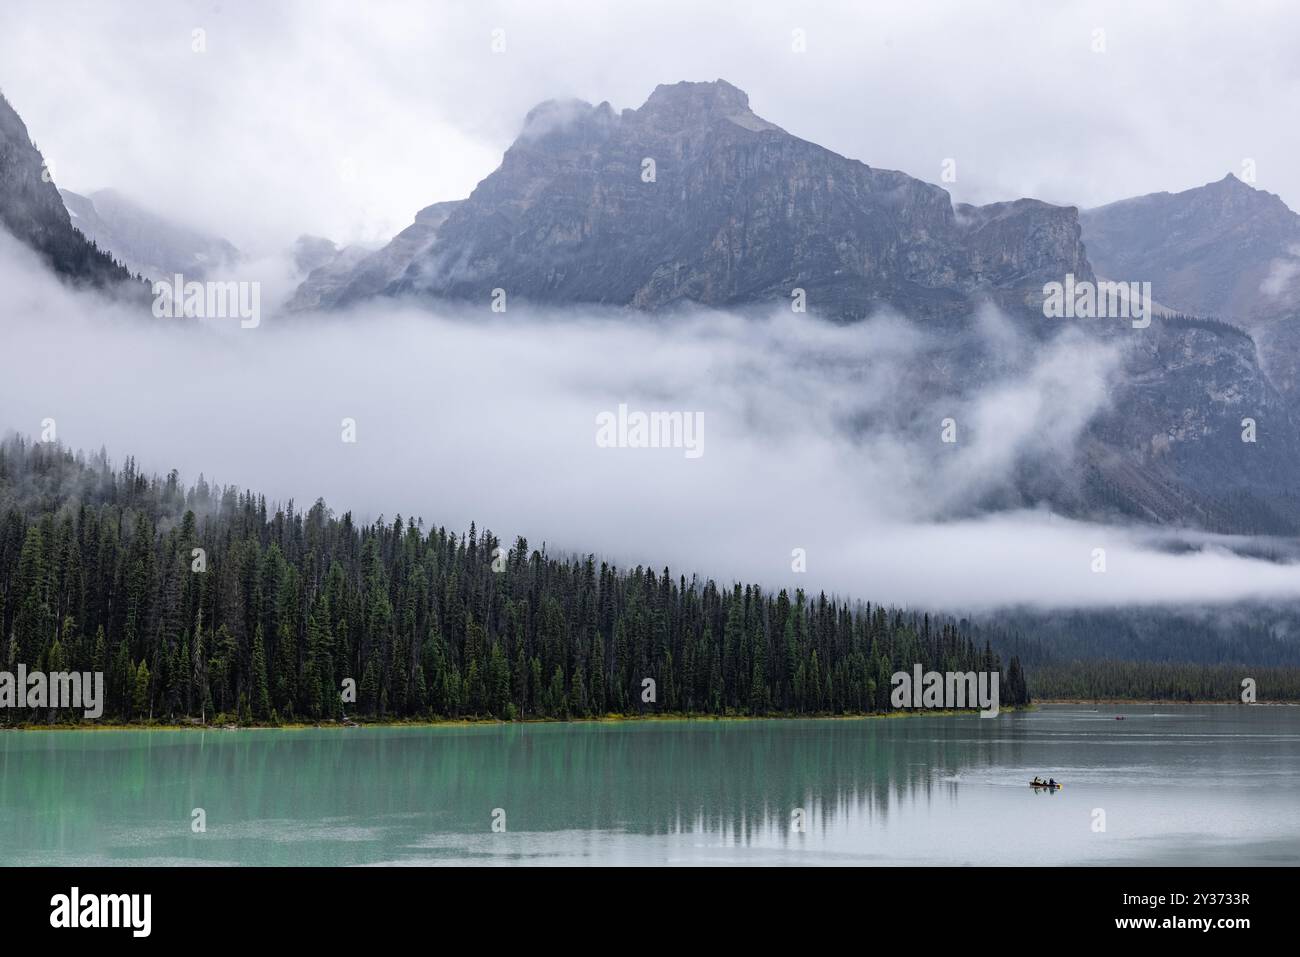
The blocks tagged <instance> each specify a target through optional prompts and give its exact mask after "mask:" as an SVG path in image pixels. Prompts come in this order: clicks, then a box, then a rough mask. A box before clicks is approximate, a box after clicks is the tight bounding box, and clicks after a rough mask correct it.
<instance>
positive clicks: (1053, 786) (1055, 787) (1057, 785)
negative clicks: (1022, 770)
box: [1029, 781, 1065, 791]
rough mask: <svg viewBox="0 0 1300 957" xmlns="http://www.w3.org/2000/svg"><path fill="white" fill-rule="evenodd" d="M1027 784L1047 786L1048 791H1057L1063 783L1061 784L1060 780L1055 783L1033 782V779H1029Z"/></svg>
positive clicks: (1035, 786) (1039, 786)
mask: <svg viewBox="0 0 1300 957" xmlns="http://www.w3.org/2000/svg"><path fill="white" fill-rule="evenodd" d="M1029 786H1030V787H1031V788H1047V790H1049V791H1059V790H1060V789H1061V788H1063V787H1064V786H1065V785H1063V784H1061V782H1060V781H1057V782H1056V783H1055V784H1035V783H1034V782H1033V781H1030V782H1029Z"/></svg>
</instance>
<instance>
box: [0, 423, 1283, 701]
mask: <svg viewBox="0 0 1300 957" xmlns="http://www.w3.org/2000/svg"><path fill="white" fill-rule="evenodd" d="M0 635H3V636H4V641H3V653H4V667H5V668H6V669H7V670H9V671H10V672H12V671H13V670H14V669H15V667H16V666H17V665H18V663H23V664H25V665H26V667H27V668H28V669H29V670H42V671H46V672H56V671H83V672H96V671H99V672H103V674H104V676H105V686H106V687H105V698H106V700H105V702H104V710H103V715H102V718H101V719H100V720H101V723H104V724H120V723H123V722H149V723H155V724H164V725H166V724H187V723H199V724H204V725H208V724H229V723H234V724H248V725H275V724H282V723H308V724H310V723H317V722H330V721H348V720H357V721H412V720H414V721H421V720H431V721H436V720H461V719H466V720H473V719H499V720H538V719H581V718H591V717H601V716H621V717H638V716H640V717H649V716H660V717H662V716H691V715H699V716H718V717H727V716H781V715H784V716H811V715H858V714H873V713H886V712H892V711H893V710H894V709H893V708H892V707H891V705H890V701H889V693H890V691H891V683H890V677H891V675H892V674H893V673H895V672H897V671H910V670H911V669H912V667H913V666H914V665H915V664H917V663H920V664H921V665H922V666H923V667H924V668H925V669H926V670H935V671H941V672H943V671H999V672H1000V673H1001V674H1000V691H1001V703H1002V706H1003V707H1007V708H1010V707H1016V706H1019V705H1023V704H1025V703H1027V702H1028V700H1029V689H1030V688H1031V687H1032V688H1033V690H1034V694H1035V696H1041V697H1048V698H1051V697H1069V698H1086V697H1094V696H1100V697H1105V696H1108V695H1109V696H1113V697H1141V696H1142V694H1140V693H1139V694H1134V693H1133V689H1134V688H1145V689H1149V690H1150V691H1151V693H1152V694H1155V693H1156V692H1160V696H1161V697H1166V698H1170V699H1175V700H1181V699H1183V698H1184V697H1185V696H1186V695H1187V694H1188V693H1189V692H1191V693H1193V694H1194V698H1191V699H1188V700H1201V699H1202V697H1204V698H1205V699H1215V700H1227V698H1226V697H1223V693H1224V692H1223V689H1224V688H1225V687H1228V683H1227V679H1229V678H1232V679H1233V680H1235V681H1237V682H1238V683H1239V680H1240V677H1239V671H1233V670H1232V669H1231V668H1228V667H1227V666H1221V667H1220V669H1219V671H1218V672H1216V673H1215V674H1214V676H1213V677H1212V678H1207V677H1206V674H1205V670H1204V668H1201V669H1200V670H1197V668H1198V667H1199V666H1176V665H1175V666H1169V665H1165V666H1156V665H1144V664H1142V663H1119V664H1118V665H1115V666H1109V665H1108V666H1107V667H1106V668H1105V669H1100V668H1091V671H1092V672H1095V674H1090V666H1091V665H1092V664H1093V663H1074V664H1071V665H1048V664H1044V665H1042V666H1041V669H1042V670H1041V671H1040V670H1039V668H1038V667H1036V668H1035V673H1034V674H1033V675H1032V676H1030V677H1029V679H1028V680H1027V677H1026V674H1025V672H1024V670H1023V669H1022V667H1021V664H1020V660H1019V657H1018V655H1017V654H1015V653H1014V650H1013V651H1012V652H1011V653H1009V654H1006V658H1005V661H1004V660H1003V657H1002V656H1000V655H999V653H998V652H999V651H1000V650H1001V651H1004V652H1005V649H1007V648H1013V649H1014V645H1015V644H1018V642H1016V643H1014V644H1013V642H1012V639H1011V638H1010V637H1008V636H1007V635H1006V634H1003V633H998V632H995V631H992V630H990V629H988V628H976V627H973V626H971V625H970V624H969V623H967V622H966V621H964V620H962V621H956V620H953V619H951V618H946V617H933V616H930V615H927V614H924V613H917V612H909V611H903V610H900V609H896V608H888V607H885V606H882V605H879V604H873V603H865V602H864V603H850V602H846V601H843V600H838V599H833V598H829V597H827V596H826V595H825V594H821V595H817V596H815V597H814V596H810V595H807V594H805V593H804V592H803V591H802V590H799V591H795V592H794V594H793V595H791V594H789V593H788V592H786V591H778V592H776V593H770V592H765V591H764V590H762V589H761V588H759V587H758V586H754V585H744V584H739V583H736V584H733V585H731V586H730V587H720V586H718V585H717V584H716V583H715V582H713V581H712V580H701V579H699V578H694V577H693V578H691V579H687V578H685V577H684V576H681V575H678V576H677V577H673V576H672V574H671V573H670V572H669V570H668V569H663V570H662V571H659V572H656V571H655V570H653V569H651V568H647V567H642V566H638V567H635V568H629V569H621V568H617V567H615V566H613V565H611V564H609V563H606V562H597V561H596V559H595V558H594V557H592V556H586V557H565V558H557V557H553V556H549V555H547V554H545V552H544V550H543V551H539V550H536V549H530V548H529V546H528V543H527V541H526V540H525V539H524V538H517V539H516V540H515V541H514V543H513V544H512V545H510V546H509V547H506V546H504V545H503V544H502V543H501V542H500V541H499V540H498V539H497V537H496V536H494V535H493V534H492V533H491V532H488V531H482V532H480V531H478V530H477V528H476V527H475V526H474V525H471V527H470V529H469V530H468V532H466V533H464V534H457V533H454V532H449V531H448V530H446V529H445V528H441V527H438V528H426V527H425V525H424V524H423V523H422V522H421V521H418V520H415V519H412V518H406V519H403V518H402V517H400V516H398V517H396V518H394V519H393V520H392V521H390V522H385V521H384V520H383V519H380V520H378V521H376V522H373V523H370V524H359V523H356V522H355V521H354V520H353V517H352V515H351V513H344V514H343V515H342V516H336V515H335V514H333V513H332V512H331V511H330V510H329V509H328V508H327V507H326V505H325V504H324V503H323V502H321V501H317V502H316V503H315V504H313V505H312V506H311V507H310V508H308V509H306V510H305V511H304V510H301V509H298V508H297V507H295V505H294V503H293V502H292V501H290V502H288V503H285V504H284V505H282V506H270V505H268V503H267V501H266V499H265V498H264V497H263V496H259V495H255V494H253V493H251V492H245V491H240V490H237V489H235V488H233V487H221V488H214V487H212V486H210V485H209V484H208V483H207V482H206V481H205V480H204V479H203V477H202V476H200V477H199V479H198V480H197V481H196V482H195V483H194V485H193V486H191V487H189V488H185V487H183V486H182V484H181V482H180V479H179V476H178V475H177V473H176V472H174V471H173V472H172V473H170V474H169V475H167V476H165V477H160V476H150V475H146V474H143V473H142V472H141V471H139V470H138V469H137V467H136V465H135V463H134V461H133V460H132V459H127V460H126V462H125V463H124V465H123V466H122V467H121V468H120V469H116V470H115V469H114V468H112V466H111V465H110V463H109V460H108V458H107V455H106V454H105V453H103V452H102V451H101V452H100V453H99V454H97V455H94V456H91V457H89V458H87V457H86V456H84V455H81V454H73V453H72V452H71V451H69V450H67V449H64V448H62V447H60V446H58V445H51V444H45V443H32V442H29V441H27V440H25V439H22V438H20V437H18V438H10V439H7V440H5V441H4V442H3V443H0ZM981 638H982V639H983V640H980V639H981ZM1159 668H1163V671H1160V670H1155V671H1153V670H1152V669H1159ZM1273 671H1275V672H1276V675H1275V676H1274V675H1272V674H1270V677H1269V680H1268V681H1267V682H1265V683H1264V684H1262V685H1261V691H1262V693H1264V694H1266V695H1268V697H1278V696H1279V695H1276V694H1268V689H1269V688H1270V686H1271V687H1272V688H1273V689H1285V692H1286V693H1285V695H1282V696H1283V697H1300V681H1298V680H1297V674H1298V673H1300V672H1297V669H1290V668H1282V669H1273ZM1081 674H1082V675H1083V677H1080V675H1081ZM1274 678H1275V679H1276V680H1274ZM1166 692H1168V693H1166ZM1095 693H1096V694H1095ZM53 721H59V722H70V723H80V722H81V721H82V718H81V715H80V713H79V712H76V711H72V712H69V711H60V712H57V713H54V712H48V713H47V711H46V709H42V710H41V711H40V712H39V713H38V712H35V711H33V710H32V709H22V708H6V709H3V710H0V725H10V726H13V725H32V724H41V723H49V722H53Z"/></svg>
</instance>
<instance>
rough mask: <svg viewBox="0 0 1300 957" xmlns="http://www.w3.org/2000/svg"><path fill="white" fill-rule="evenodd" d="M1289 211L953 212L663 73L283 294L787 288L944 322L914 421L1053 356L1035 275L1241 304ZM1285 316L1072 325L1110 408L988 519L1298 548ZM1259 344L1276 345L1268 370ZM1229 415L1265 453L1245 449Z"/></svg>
mask: <svg viewBox="0 0 1300 957" xmlns="http://www.w3.org/2000/svg"><path fill="white" fill-rule="evenodd" d="M1294 218H1295V217H1294V215H1293V214H1291V213H1290V211H1289V210H1287V209H1286V208H1285V206H1282V205H1281V203H1280V201H1279V200H1277V199H1276V197H1269V196H1267V194H1260V193H1257V191H1255V190H1251V189H1250V188H1249V187H1246V186H1245V185H1244V184H1241V183H1239V182H1237V181H1236V180H1234V179H1232V178H1229V179H1228V180H1225V181H1224V182H1222V183H1218V184H1211V186H1208V187H1205V188H1203V189H1202V190H1200V191H1195V190H1194V191H1190V194H1178V196H1174V197H1170V196H1168V195H1167V194H1162V195H1161V196H1157V197H1144V198H1142V199H1140V200H1133V201H1129V202H1127V203H1120V204H1115V206H1113V207H1105V208H1103V209H1101V210H1094V211H1092V212H1090V213H1089V214H1088V215H1087V216H1086V217H1085V219H1084V224H1083V226H1082V227H1081V225H1080V220H1079V215H1078V212H1077V210H1076V209H1075V208H1074V207H1061V206H1052V205H1049V204H1047V203H1042V202H1039V201H1037V200H1032V199H1020V200H1015V201H1012V202H1005V203H995V204H991V205H988V206H979V207H975V206H969V205H964V204H962V205H956V206H954V205H953V203H952V202H951V200H950V197H949V195H948V193H947V192H945V191H944V190H943V189H941V188H939V187H937V186H933V185H931V184H928V183H924V182H922V181H920V180H917V179H914V178H912V177H910V176H907V175H906V174H904V173H900V172H896V171H892V170H879V169H873V168H871V167H869V166H867V165H865V164H863V163H860V162H858V161H856V160H851V159H847V158H845V157H843V156H839V155H837V154H835V153H833V152H831V151H830V150H826V149H823V148H822V147H820V146H817V145H816V144H813V143H809V142H806V141H804V140H801V139H799V138H797V137H795V136H792V135H791V134H789V133H787V132H786V131H785V130H783V129H781V128H779V127H777V126H775V125H774V124H772V123H770V122H768V121H766V120H764V119H762V118H761V117H759V116H757V115H756V114H755V113H754V112H753V111H752V110H751V109H750V106H749V100H748V97H746V95H745V94H744V93H743V92H741V91H740V90H738V89H736V88H735V87H733V86H731V85H730V84H727V83H725V82H722V81H717V82H714V83H677V84H673V85H671V86H660V87H658V88H657V89H656V90H655V91H654V93H653V94H651V96H650V98H649V99H648V100H647V101H646V102H645V104H644V105H642V106H641V107H640V108H639V109H636V110H624V111H622V112H621V113H618V112H615V111H614V110H613V109H612V108H611V107H610V106H609V104H607V103H602V104H600V105H598V106H592V105H591V104H588V103H583V102H548V103H543V104H542V105H540V106H538V107H537V108H535V109H534V110H533V111H532V112H531V113H529V115H528V117H527V118H526V120H525V122H524V128H523V131H522V133H521V134H520V136H519V137H518V139H517V140H516V141H515V143H514V144H513V145H512V146H511V147H510V149H509V150H507V152H506V154H505V156H504V158H503V159H502V162H501V165H500V167H499V168H498V169H497V170H496V171H495V172H493V173H492V174H491V175H489V176H488V177H487V178H486V179H484V180H483V181H482V182H481V183H480V184H479V185H478V187H477V188H476V189H475V190H474V192H473V194H472V195H471V196H470V197H469V198H468V199H466V200H463V201H461V202H459V203H445V204H440V205H439V206H437V207H430V209H428V210H424V211H422V212H421V213H420V215H419V216H417V218H416V222H415V224H414V225H412V226H411V227H410V228H409V229H408V230H406V231H405V232H403V233H402V234H401V235H400V236H398V237H397V238H396V239H395V240H394V241H393V242H392V243H391V244H390V245H389V246H388V247H386V248H385V249H383V250H381V251H379V252H377V253H374V254H370V255H368V256H364V257H361V258H360V259H359V260H358V261H355V262H349V261H347V260H346V259H345V258H343V257H339V258H338V259H336V260H335V261H333V262H332V263H330V264H328V265H327V266H324V267H322V268H321V269H320V270H318V271H316V272H313V273H312V274H311V276H309V278H308V280H307V281H306V282H305V283H304V284H303V285H302V287H301V288H300V290H299V292H298V296H297V300H296V304H297V305H298V306H299V307H304V308H315V307H320V308H330V307H337V306H346V305H350V304H353V303H357V302H359V301H362V300H365V299H367V298H370V297H374V296H411V297H416V298H424V299H430V300H443V301H446V300H452V301H467V302H477V303H480V304H482V305H484V306H486V305H487V303H488V302H489V301H490V300H491V297H492V291H493V290H494V289H497V288H500V289H504V290H505V291H506V293H507V295H508V297H509V302H510V304H511V305H512V306H513V305H515V304H518V303H528V302H533V303H543V304H556V305H558V304H577V303H599V304H605V305H615V306H620V307H631V308H636V309H642V310H658V309H666V308H672V307H674V306H677V305H681V304H688V303H699V304H704V305H709V306H718V307H727V308H732V309H736V308H744V307H749V306H754V305H764V304H769V305H770V304H773V303H777V302H784V303H788V302H790V297H791V294H792V291H793V290H795V289H803V290H805V292H806V295H807V302H808V308H809V311H810V312H812V313H814V314H820V315H822V316H826V317H829V318H832V319H835V320H840V321H851V320H854V319H860V318H862V317H864V316H867V315H869V314H871V313H873V312H874V311H876V310H878V309H881V308H884V307H887V308H891V309H894V310H896V311H898V312H901V313H902V314H904V315H905V316H907V317H908V318H910V319H916V320H929V319H939V320H940V322H941V324H942V325H941V326H940V328H943V329H944V330H946V331H945V334H944V335H943V336H940V337H938V340H939V342H940V343H941V344H940V345H939V346H938V347H937V349H938V352H937V353H928V354H927V355H926V356H925V357H924V358H923V359H920V360H917V362H916V368H914V369H910V370H909V371H908V373H907V376H908V381H909V387H910V388H913V389H914V392H913V393H909V395H910V396H911V399H910V401H911V402H912V405H913V406H914V407H915V406H919V404H920V403H923V402H924V401H926V400H927V399H930V400H932V399H933V398H934V397H935V396H942V395H958V394H962V393H969V392H970V391H972V390H978V389H980V388H982V387H983V386H985V385H987V384H988V383H990V382H991V381H994V380H995V378H996V376H998V375H1004V374H1006V371H1007V368H1008V363H1011V364H1012V365H1014V362H1015V361H1021V362H1023V361H1025V360H1024V356H1026V355H1028V356H1031V357H1032V355H1034V354H1035V351H1036V350H1038V349H1040V348H1046V347H1047V346H1048V345H1049V343H1050V342H1051V341H1052V340H1053V339H1054V337H1056V336H1057V335H1059V334H1061V332H1062V331H1063V330H1064V329H1065V328H1066V327H1067V326H1066V324H1065V323H1063V322H1060V321H1047V320H1045V319H1044V315H1043V286H1044V284H1045V283H1048V282H1060V281H1062V280H1063V279H1064V277H1065V276H1066V275H1067V274H1073V275H1074V276H1075V278H1076V280H1078V281H1087V280H1092V279H1095V278H1096V276H1095V275H1094V269H1093V262H1097V263H1100V264H1101V265H1100V267H1099V268H1098V269H1097V272H1098V273H1100V274H1101V275H1103V276H1106V277H1108V278H1113V279H1116V280H1137V281H1149V282H1151V283H1152V284H1153V289H1152V292H1153V297H1154V299H1155V300H1157V301H1158V302H1160V303H1161V304H1163V305H1165V306H1167V307H1170V308H1172V309H1181V310H1184V311H1186V312H1193V313H1214V312H1217V313H1220V314H1223V313H1225V312H1230V311H1231V310H1234V309H1239V308H1242V303H1244V302H1247V301H1250V302H1252V303H1254V302H1256V301H1257V300H1258V297H1259V296H1261V295H1265V294H1266V292H1267V289H1268V288H1269V283H1270V282H1272V283H1273V285H1279V284H1280V285H1282V286H1285V283H1284V282H1283V281H1282V280H1284V279H1285V278H1286V277H1285V275H1283V274H1284V273H1285V269H1284V268H1283V269H1282V272H1281V273H1279V272H1277V269H1278V268H1279V267H1277V266H1275V265H1272V263H1273V261H1274V260H1276V259H1277V257H1279V256H1283V255H1285V254H1286V251H1287V250H1288V248H1289V243H1290V242H1291V241H1292V240H1291V237H1292V236H1293V235H1295V234H1294V233H1293V232H1292V220H1293V219H1294ZM1085 229H1086V232H1085ZM1085 239H1087V241H1088V243H1089V247H1088V250H1092V249H1094V248H1095V249H1096V250H1098V257H1097V259H1096V260H1092V261H1090V256H1089V254H1088V250H1085V245H1084V240H1085ZM1242 249H1244V250H1245V252H1242V251H1241V250H1242ZM1297 256H1298V257H1300V247H1297ZM1296 271H1297V273H1300V267H1298V268H1297V270H1296ZM1270 277H1271V278H1270ZM1261 289H1262V290H1264V292H1261ZM1252 297H1254V298H1252ZM987 302H993V303H995V304H996V305H998V306H1000V307H1001V308H1002V310H1003V312H1004V314H1005V315H1006V316H1007V317H1008V319H1009V326H1008V328H1009V329H1011V330H1014V331H1013V333H1012V334H1013V335H1014V337H1015V340H1016V341H1015V343H1014V346H1013V347H1010V346H1009V348H1008V350H1007V351H1008V353H1009V354H1019V355H1020V356H1021V358H1020V359H1019V360H1013V359H1009V358H1008V357H1007V356H998V355H989V354H988V353H987V348H986V344H984V343H980V342H978V330H977V329H976V328H975V326H976V325H977V324H972V323H971V321H970V320H971V317H972V316H973V314H974V313H975V312H976V309H977V306H978V305H980V304H983V303H987ZM1252 308H1253V307H1252ZM1279 314H1280V313H1278V312H1277V311H1276V309H1273V307H1263V306H1261V307H1259V308H1257V309H1255V311H1254V312H1252V313H1251V315H1253V316H1255V317H1256V318H1255V319H1254V320H1252V323H1251V324H1250V326H1251V332H1243V331H1242V330H1241V329H1239V328H1234V327H1233V326H1231V325H1224V324H1220V323H1214V322H1203V321H1199V320H1197V321H1187V320H1177V319H1156V320H1154V321H1153V322H1152V324H1151V325H1150V327H1149V328H1146V329H1140V330H1139V329H1133V328H1132V327H1131V325H1130V324H1129V323H1128V322H1115V321H1105V320H1102V321H1093V322H1087V321H1084V322H1082V323H1077V322H1076V323H1069V327H1070V328H1071V329H1074V330H1080V329H1082V331H1083V333H1084V338H1083V340H1082V341H1083V342H1084V343H1085V344H1086V343H1088V342H1093V343H1095V344H1097V345H1099V346H1105V347H1106V348H1108V349H1113V350H1115V351H1116V352H1117V353H1118V355H1119V356H1120V362H1119V367H1118V372H1117V374H1116V376H1115V378H1114V381H1112V382H1111V383H1110V390H1111V394H1110V397H1109V398H1110V405H1109V408H1108V409H1107V410H1106V411H1104V412H1102V413H1101V414H1099V415H1097V416H1095V417H1094V418H1093V420H1092V421H1090V422H1089V423H1088V425H1087V428H1086V430H1085V432H1084V437H1083V441H1082V443H1081V445H1080V447H1078V448H1075V449H1073V450H1071V452H1070V455H1069V456H1066V457H1061V456H1060V455H1057V454H1056V453H1055V452H1051V451H1043V452H1041V453H1040V454H1036V455H1034V454H1031V455H1029V456H1027V457H1026V458H1025V460H1024V461H1023V462H1021V463H1019V464H1020V469H1019V476H1020V477H1019V480H1018V482H1017V483H1016V487H1015V488H1011V489H1003V490H1000V491H998V492H996V493H994V494H993V495H992V496H991V497H990V498H989V500H988V501H985V502H983V503H981V507H985V508H1005V507H1016V506H1026V505H1035V504H1041V503H1047V504H1050V505H1052V506H1053V507H1055V508H1058V509H1060V510H1063V511H1065V512H1067V513H1071V514H1078V515H1085V516H1089V517H1103V518H1114V519H1119V520H1132V519H1134V518H1137V519H1141V520H1145V521H1156V522H1179V523H1188V524H1194V525H1199V526H1201V527H1205V528H1209V529H1213V530H1216V531H1251V532H1255V531H1273V532H1287V533H1300V501H1298V500H1297V498H1296V496H1295V494H1294V493H1293V492H1292V491H1291V488H1292V485H1293V484H1294V482H1293V477H1294V475H1296V474H1297V471H1298V470H1300V438H1298V436H1300V427H1297V424H1298V423H1300V415H1297V413H1296V410H1295V408H1294V406H1293V405H1292V404H1291V403H1289V402H1288V399H1287V395H1288V388H1289V386H1288V384H1287V383H1288V382H1292V381H1294V379H1295V376H1294V371H1295V368H1296V364H1297V363H1300V338H1296V337H1295V336H1294V334H1293V333H1291V335H1292V336H1293V338H1292V339H1289V340H1288V339H1287V338H1286V335H1284V334H1280V333H1277V332H1276V331H1275V330H1277V329H1279V328H1281V325H1280V324H1279V323H1278V322H1277V321H1276V320H1271V319H1270V318H1269V317H1270V316H1275V315H1279ZM1226 318H1234V317H1233V316H1232V315H1227V316H1226ZM1270 323H1271V324H1270ZM1287 328H1288V330H1289V329H1290V328H1292V327H1287ZM1252 333H1253V334H1254V335H1255V336H1258V337H1261V338H1262V339H1263V340H1264V341H1265V342H1266V343H1267V345H1266V347H1265V350H1264V356H1265V361H1263V362H1261V357H1260V351H1259V349H1258V348H1257V344H1256V341H1257V340H1256V338H1253V337H1252ZM1081 347H1086V345H1084V346H1081ZM1287 363H1289V364H1290V365H1289V366H1288V365H1287ZM1287 368H1290V369H1291V370H1292V372H1291V373H1290V379H1288V378H1287V374H1286V373H1285V370H1286V369H1287ZM1277 370H1283V373H1284V374H1283V375H1282V376H1281V378H1282V380H1283V381H1282V382H1281V383H1280V384H1281V388H1279V383H1278V382H1277V379H1278V375H1277ZM1270 372H1271V373H1273V374H1272V376H1270ZM898 401H899V402H900V403H902V404H903V405H907V403H908V402H909V398H908V397H906V396H902V395H900V396H899V397H898ZM1243 419H1251V420H1252V421H1253V422H1254V428H1255V429H1256V432H1257V434H1258V440H1257V441H1256V442H1254V443H1247V442H1243V441H1242V432H1243V430H1244V428H1245V426H1244V425H1243ZM1045 427H1046V426H1045Z"/></svg>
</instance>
